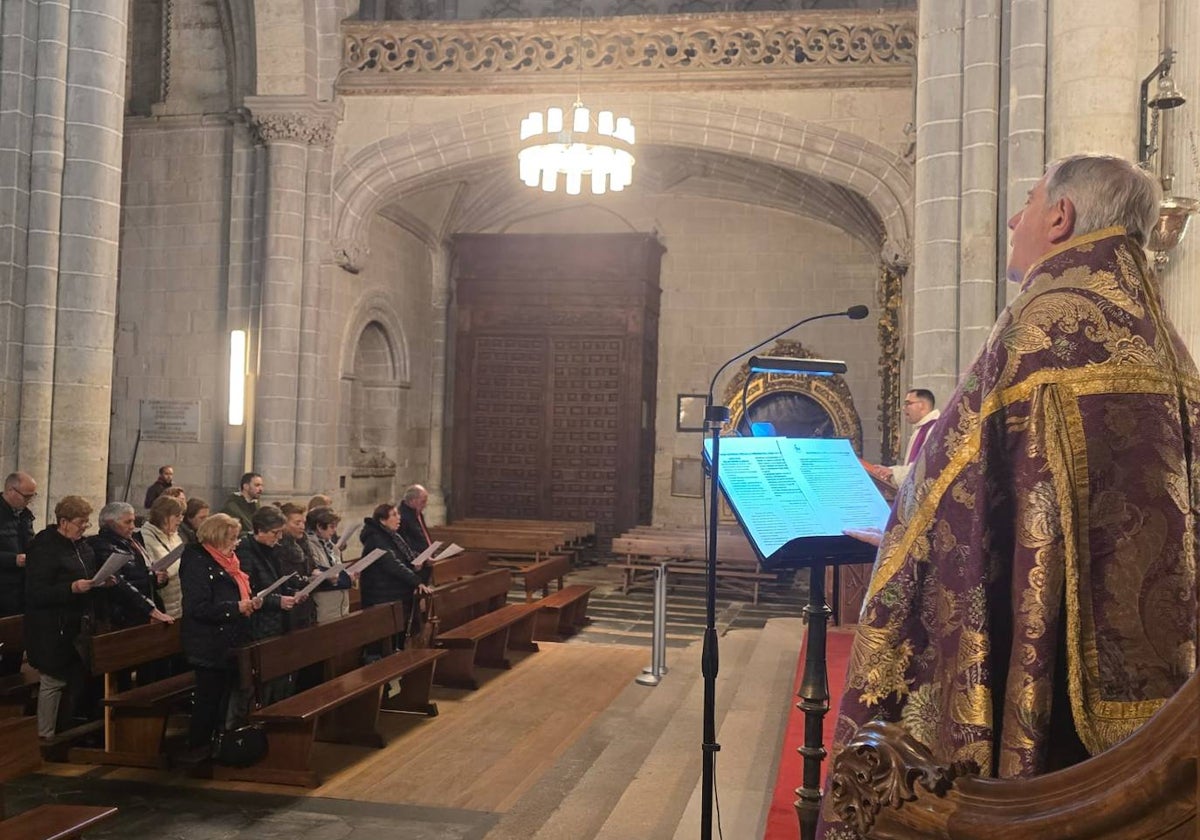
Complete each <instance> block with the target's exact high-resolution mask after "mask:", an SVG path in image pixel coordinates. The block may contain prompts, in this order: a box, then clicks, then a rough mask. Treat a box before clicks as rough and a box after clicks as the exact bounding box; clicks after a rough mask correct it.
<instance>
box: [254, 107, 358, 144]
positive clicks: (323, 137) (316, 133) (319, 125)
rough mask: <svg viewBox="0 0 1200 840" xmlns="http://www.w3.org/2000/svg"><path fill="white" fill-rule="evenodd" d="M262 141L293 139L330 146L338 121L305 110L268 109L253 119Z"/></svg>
mask: <svg viewBox="0 0 1200 840" xmlns="http://www.w3.org/2000/svg"><path fill="white" fill-rule="evenodd" d="M251 125H252V126H253V128H254V133H255V136H256V137H257V138H258V140H259V141H260V142H263V143H273V142H276V141H280V140H293V141H297V142H300V143H304V144H306V145H309V146H329V145H332V143H333V136H334V133H335V132H336V131H337V121H336V120H335V119H333V118H330V117H320V116H316V115H314V114H309V113H305V112H303V111H268V112H267V113H263V114H255V115H254V116H253V118H252V120H251Z"/></svg>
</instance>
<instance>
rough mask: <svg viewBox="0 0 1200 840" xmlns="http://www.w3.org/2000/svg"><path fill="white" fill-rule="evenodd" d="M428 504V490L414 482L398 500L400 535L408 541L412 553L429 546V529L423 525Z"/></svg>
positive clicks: (417, 552)
mask: <svg viewBox="0 0 1200 840" xmlns="http://www.w3.org/2000/svg"><path fill="white" fill-rule="evenodd" d="M427 504H429V491H428V490H426V489H425V488H424V487H422V486H421V485H420V484H414V485H413V486H412V487H409V488H408V489H407V490H405V491H404V499H403V500H401V502H400V536H401V537H403V538H404V541H405V542H406V543H408V547H409V548H411V549H412V550H413V554H420V553H421V552H422V551H424V550H425V549H427V548H429V542H430V540H429V529H428V528H426V527H425V506H426V505H427Z"/></svg>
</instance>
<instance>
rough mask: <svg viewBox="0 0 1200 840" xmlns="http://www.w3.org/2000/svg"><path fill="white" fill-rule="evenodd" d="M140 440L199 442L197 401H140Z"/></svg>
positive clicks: (198, 408)
mask: <svg viewBox="0 0 1200 840" xmlns="http://www.w3.org/2000/svg"><path fill="white" fill-rule="evenodd" d="M138 428H140V429H141V432H142V440H157V441H164V442H167V443H199V442H200V401H199V400H142V401H141V421H140V423H139V426H138Z"/></svg>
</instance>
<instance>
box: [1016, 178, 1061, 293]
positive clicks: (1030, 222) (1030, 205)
mask: <svg viewBox="0 0 1200 840" xmlns="http://www.w3.org/2000/svg"><path fill="white" fill-rule="evenodd" d="M1049 176H1050V174H1049V173H1046V175H1043V176H1042V179H1041V180H1040V181H1038V182H1037V183H1036V184H1035V185H1034V187H1033V189H1031V190H1030V191H1029V192H1028V194H1027V195H1026V196H1025V206H1024V207H1022V208H1021V209H1020V210H1018V211H1017V212H1016V213H1015V214H1014V215H1013V217H1012V218H1011V219H1009V220H1008V229H1009V230H1011V231H1012V250H1011V251H1010V252H1009V254H1008V271H1007V272H1006V274H1007V276H1008V279H1009V280H1010V281H1012V282H1013V283H1020V282H1021V281H1022V280H1024V279H1025V274H1026V272H1028V271H1029V268H1030V266H1032V265H1034V264H1035V263H1036V262H1037V261H1038V260H1040V259H1041V258H1042V255H1043V254H1045V253H1046V252H1047V251H1049V250H1050V249H1051V248H1052V247H1053V243H1051V241H1050V239H1049V235H1048V227H1049V224H1048V220H1049V216H1050V208H1049V207H1048V206H1047V203H1048V202H1047V198H1046V179H1047V178H1048V177H1049Z"/></svg>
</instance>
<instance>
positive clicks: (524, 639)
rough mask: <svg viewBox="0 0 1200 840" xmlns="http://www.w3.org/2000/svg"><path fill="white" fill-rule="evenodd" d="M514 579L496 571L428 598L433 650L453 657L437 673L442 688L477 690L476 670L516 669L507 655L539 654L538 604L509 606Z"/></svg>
mask: <svg viewBox="0 0 1200 840" xmlns="http://www.w3.org/2000/svg"><path fill="white" fill-rule="evenodd" d="M511 586H512V575H511V573H510V572H509V571H508V570H507V569H493V570H492V571H490V572H484V573H482V574H479V575H475V576H474V577H469V578H466V579H464V580H460V581H457V582H456V583H450V584H447V585H445V586H440V587H437V588H435V589H434V591H433V595H432V596H431V597H430V615H431V619H430V620H432V621H434V622H436V624H435V628H436V630H435V633H436V635H435V638H434V644H435V645H437V646H438V647H439V648H444V649H446V650H447V651H448V652H449V655H448V656H447V657H446V659H445V660H443V662H442V664H441V665H440V666H439V667H438V671H437V674H436V677H435V680H436V682H437V683H438V685H446V686H451V687H454V688H472V689H473V688H478V687H479V682H478V681H477V680H476V678H475V667H476V666H477V665H478V666H480V667H483V668H501V669H507V668H510V667H512V664H511V663H510V662H509V660H508V658H507V657H506V656H505V653H506V652H507V651H508V650H510V649H512V650H529V651H536V650H537V649H538V646H537V644H536V643H535V642H534V641H533V630H534V621H535V618H536V615H537V612H538V606H537V604H509V605H507V606H505V602H506V601H507V599H508V590H509V588H510V587H511Z"/></svg>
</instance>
